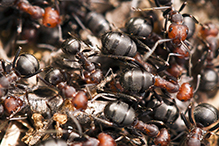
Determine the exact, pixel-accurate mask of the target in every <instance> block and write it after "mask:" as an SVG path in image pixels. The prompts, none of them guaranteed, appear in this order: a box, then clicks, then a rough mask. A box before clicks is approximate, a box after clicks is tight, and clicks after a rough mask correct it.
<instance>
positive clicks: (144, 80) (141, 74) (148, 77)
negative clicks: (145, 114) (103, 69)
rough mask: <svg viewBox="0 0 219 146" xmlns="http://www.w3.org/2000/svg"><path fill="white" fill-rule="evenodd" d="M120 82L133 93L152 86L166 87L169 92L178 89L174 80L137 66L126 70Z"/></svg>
mask: <svg viewBox="0 0 219 146" xmlns="http://www.w3.org/2000/svg"><path fill="white" fill-rule="evenodd" d="M121 84H122V86H123V87H124V88H125V89H126V90H128V91H131V92H133V93H139V92H144V91H145V90H148V89H150V88H151V87H153V86H155V87H160V88H163V89H166V90H167V91H168V92H170V93H175V92H178V91H179V85H178V83H177V82H176V81H174V80H172V81H167V80H165V79H164V78H161V77H160V76H158V75H153V74H152V73H149V72H146V71H143V70H140V69H137V68H133V69H131V70H128V71H126V72H125V73H124V74H123V75H122V77H121Z"/></svg>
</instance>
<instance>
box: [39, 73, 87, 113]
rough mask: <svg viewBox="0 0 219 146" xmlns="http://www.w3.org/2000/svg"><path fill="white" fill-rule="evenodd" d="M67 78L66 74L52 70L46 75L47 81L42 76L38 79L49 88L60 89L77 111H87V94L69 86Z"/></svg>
mask: <svg viewBox="0 0 219 146" xmlns="http://www.w3.org/2000/svg"><path fill="white" fill-rule="evenodd" d="M66 76H67V75H66V74H65V72H61V71H60V70H59V69H51V70H50V71H48V72H47V73H46V75H45V79H43V78H42V77H40V76H37V77H38V78H39V79H40V80H41V81H43V82H44V83H45V84H46V85H48V86H49V87H52V88H58V89H59V90H60V92H61V94H62V96H63V97H64V98H65V99H67V100H68V101H69V102H70V103H71V105H72V106H73V107H75V108H76V109H82V110H84V109H86V108H87V102H88V99H87V96H86V94H85V92H84V91H76V89H75V88H74V87H73V86H69V85H67V83H66V82H65V79H66V78H65V77H66Z"/></svg>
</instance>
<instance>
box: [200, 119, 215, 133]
mask: <svg viewBox="0 0 219 146" xmlns="http://www.w3.org/2000/svg"><path fill="white" fill-rule="evenodd" d="M218 128H219V120H217V122H215V123H214V124H211V125H209V126H207V127H204V128H203V130H206V131H207V130H208V131H214V130H216V129H218Z"/></svg>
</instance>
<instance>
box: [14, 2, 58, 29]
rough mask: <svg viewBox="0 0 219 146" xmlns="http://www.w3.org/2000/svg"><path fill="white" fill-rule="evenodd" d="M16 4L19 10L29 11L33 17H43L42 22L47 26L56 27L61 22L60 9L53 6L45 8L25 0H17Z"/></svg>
mask: <svg viewBox="0 0 219 146" xmlns="http://www.w3.org/2000/svg"><path fill="white" fill-rule="evenodd" d="M15 5H16V6H17V7H18V9H19V10H21V11H23V12H26V13H28V14H29V15H30V16H31V17H32V18H33V19H42V20H43V22H42V24H43V25H44V26H46V27H50V28H54V27H56V26H58V25H59V24H60V22H61V19H60V15H59V12H58V10H55V9H53V8H51V7H47V8H45V9H43V8H41V7H39V6H33V5H31V4H30V3H29V2H28V1H24V0H16V1H15Z"/></svg>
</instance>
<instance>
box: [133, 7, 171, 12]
mask: <svg viewBox="0 0 219 146" xmlns="http://www.w3.org/2000/svg"><path fill="white" fill-rule="evenodd" d="M170 8H172V6H162V7H152V8H143V9H140V8H135V7H132V8H131V9H132V11H136V12H141V11H153V10H164V9H170Z"/></svg>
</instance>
